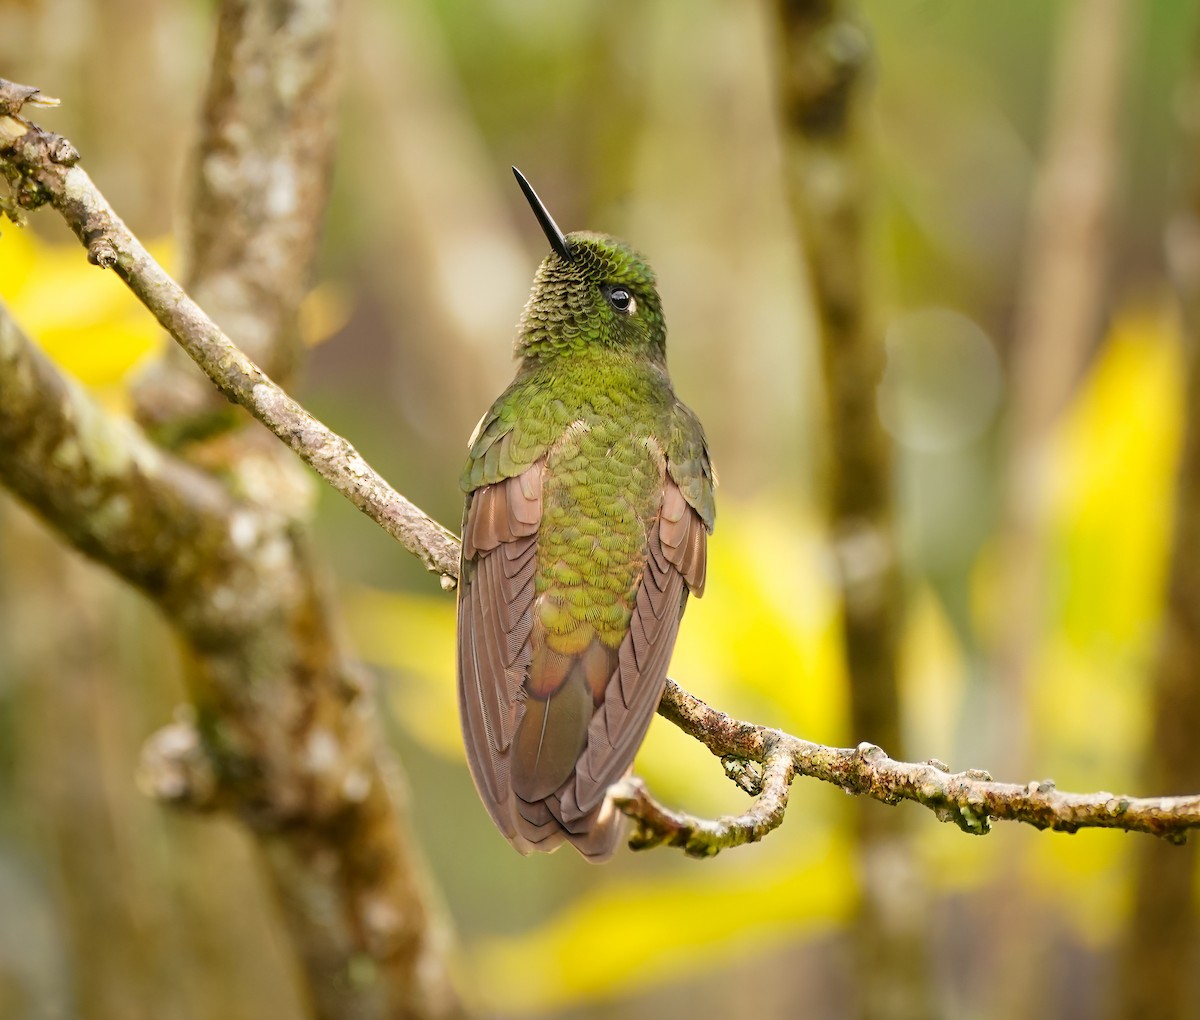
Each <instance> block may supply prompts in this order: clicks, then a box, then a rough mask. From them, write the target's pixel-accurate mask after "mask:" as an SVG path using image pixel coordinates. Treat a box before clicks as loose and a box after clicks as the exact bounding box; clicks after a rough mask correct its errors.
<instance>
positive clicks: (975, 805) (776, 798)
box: [0, 91, 1200, 855]
mask: <svg viewBox="0 0 1200 1020" xmlns="http://www.w3.org/2000/svg"><path fill="white" fill-rule="evenodd" d="M2 96H3V92H2V91H0V98H2ZM7 120H8V121H13V118H12V117H11V116H9V117H8V118H7ZM16 123H17V124H18V125H19V126H20V127H21V128H22V130H20V131H14V129H13V128H12V127H11V125H10V124H6V119H5V117H4V114H3V110H2V109H0V137H3V136H4V134H3V133H4V132H5V131H7V132H8V134H7V138H8V140H7V141H6V142H5V143H3V144H2V145H0V170H2V171H3V172H4V173H5V174H6V176H8V177H9V179H10V181H14V184H15V185H16V186H17V187H18V188H21V187H24V188H26V189H28V188H30V187H33V188H35V189H36V188H37V187H38V186H39V184H38V182H39V177H38V174H37V173H36V172H35V171H36V170H37V168H38V167H39V166H40V161H41V160H45V159H47V158H49V153H50V152H52V151H59V152H70V151H71V150H70V146H69V145H67V144H66V143H63V142H62V141H61V140H60V139H55V138H54V136H52V135H47V134H45V133H39V135H38V136H37V138H36V140H35V141H36V146H37V148H38V151H37V152H35V153H34V154H33V155H32V156H31V155H30V154H29V153H28V152H23V153H20V154H19V156H18V159H17V160H16V161H15V167H16V169H15V170H14V158H13V156H12V148H13V146H14V145H15V144H17V143H19V142H20V140H21V139H22V138H24V137H25V135H26V134H27V133H28V129H27V128H26V127H25V125H24V122H21V121H16ZM72 180H73V181H76V182H78V180H79V178H72ZM83 187H84V189H85V192H86V194H87V195H88V196H89V200H90V201H91V202H92V203H96V202H99V203H103V199H102V198H100V197H99V195H98V193H96V192H95V188H94V186H93V185H92V184H91V182H90V181H87V182H86V185H83ZM44 197H46V196H43V198H44ZM27 204H28V203H27ZM33 204H36V202H34V203H33ZM56 206H57V203H56ZM103 209H104V210H107V205H103ZM64 215H68V214H67V213H64ZM71 215H74V213H73V212H72V213H71ZM68 218H69V219H70V216H68ZM109 218H111V220H115V216H113V215H112V213H111V211H107V212H106V214H105V217H104V218H102V219H101V220H100V222H101V223H103V224H104V225H105V227H106V228H107V227H110V226H111V222H110V219H109ZM72 222H91V221H89V220H87V219H86V217H85V218H84V219H83V220H78V221H72ZM117 222H118V223H119V221H117ZM120 231H121V232H122V233H121V234H120V235H119V239H120V240H121V243H122V244H123V245H125V246H126V247H127V248H128V247H129V245H130V241H131V238H130V236H129V235H128V231H126V230H125V228H124V226H123V225H122V226H121V227H120ZM107 236H108V235H104V234H102V235H100V238H99V240H105V239H106V238H107ZM82 240H83V241H84V243H85V244H89V246H90V243H91V242H90V240H89V237H88V236H87V234H86V232H85V233H84V234H83V235H82ZM133 243H134V244H136V241H134V242H133ZM137 247H138V248H139V249H140V245H139V246H137ZM89 250H90V247H89ZM121 271H122V275H123V277H125V278H128V279H130V281H131V286H132V287H133V289H134V290H135V292H137V293H139V294H141V293H142V292H143V291H149V292H154V289H155V285H154V284H147V283H144V282H138V283H137V285H136V286H134V284H133V282H132V278H133V276H134V274H135V273H142V272H151V273H152V274H162V270H161V269H157V267H152V264H151V266H148V265H147V263H145V262H143V261H138V260H136V259H135V260H129V259H126V262H125V264H124V265H123V267H122V270H121ZM163 275H165V274H163ZM154 278H155V279H157V276H155V277H154ZM176 286H177V285H175V284H173V283H171V287H176ZM172 293H173V292H172ZM168 311H169V309H168ZM196 314H198V315H200V316H201V317H202V313H199V310H198V309H196ZM164 317H165V318H166V319H167V320H168V321H174V320H173V319H172V318H171V316H170V315H169V314H165V313H164ZM185 321H186V322H188V323H192V322H193V320H192V319H190V318H189V319H187V320H185ZM206 321H207V320H205V319H203V318H201V319H200V323H201V327H202V332H203V333H204V337H205V342H206V343H207V342H208V341H210V340H212V336H211V335H210V332H211V331H215V327H213V326H212V325H211V323H208V324H207V325H204V323H205V322H206ZM10 330H11V327H10ZM5 335H6V334H5V333H4V332H3V331H0V338H2V337H4V336H5ZM9 335H11V333H10V334H9ZM215 336H216V338H217V339H216V340H213V341H212V342H213V343H215V345H216V349H217V350H218V351H219V352H221V354H222V355H223V357H222V358H218V364H216V365H215V367H214V373H215V374H216V375H217V376H218V377H219V378H220V379H221V380H222V381H223V383H224V385H225V386H227V387H228V389H229V392H230V393H231V394H235V393H239V392H241V386H242V383H241V380H242V378H243V376H247V377H249V378H251V379H256V380H257V379H265V376H263V373H262V372H261V370H259V369H257V368H256V367H254V366H252V365H251V369H252V371H251V370H248V369H246V368H245V365H246V363H247V362H248V359H247V358H246V357H245V355H243V354H241V352H239V351H237V350H236V348H233V346H232V343H231V342H230V341H229V340H228V339H227V338H225V337H224V336H223V335H222V334H220V333H219V331H215ZM177 339H178V338H177ZM181 342H183V341H181ZM189 343H191V341H190V340H189ZM26 346H28V345H26ZM202 346H203V345H202ZM226 348H228V350H226ZM207 349H208V348H207V347H204V350H207ZM5 364H6V363H5V361H3V360H2V359H0V373H4V371H5ZM47 365H48V363H47ZM230 366H232V367H230ZM9 371H10V372H11V373H13V374H15V375H21V374H22V373H24V372H26V371H27V370H26V369H25V368H23V367H19V366H18V367H11V368H10V369H9ZM46 371H49V372H51V373H53V372H54V370H53V369H52V368H50V367H47V369H46ZM230 377H231V378H230ZM59 385H61V382H59ZM259 385H261V384H259ZM277 389H278V388H277V387H274V386H273V384H271V385H269V386H268V390H269V391H270V392H272V393H273V392H275V391H276V390H277ZM286 399H287V403H286V404H284V405H282V406H281V410H280V411H279V414H280V415H281V416H282V421H283V423H284V424H281V425H280V429H281V430H283V431H285V432H286V430H287V428H289V427H293V426H294V427H296V428H301V429H303V428H311V429H312V430H313V434H314V435H318V436H333V433H332V432H330V430H329V429H328V428H326V427H325V426H324V425H322V424H321V423H320V422H317V421H316V419H315V418H312V416H311V415H309V414H308V413H307V412H306V411H303V409H299V410H300V412H301V413H300V415H299V416H293V414H292V410H291V408H292V406H293V405H294V403H295V402H294V401H291V400H290V398H286ZM0 406H3V407H4V408H5V411H6V415H5V417H11V414H9V413H8V409H9V407H10V406H15V405H10V404H9V403H8V401H7V399H0ZM295 406H296V407H298V405H295ZM95 413H96V414H101V413H102V412H100V411H98V410H97V411H95ZM3 420H4V417H0V421H3ZM309 422H311V423H312V424H311V426H310V425H308V424H307V423H309ZM19 424H20V423H18V425H19ZM24 424H25V426H26V427H28V425H29V423H28V422H25V423H24ZM335 438H337V437H335ZM339 441H340V442H342V443H345V440H339ZM4 445H5V444H0V450H3V448H4ZM288 445H293V444H292V443H290V442H289V444H288ZM346 445H347V446H348V445H349V444H346ZM293 448H294V447H293ZM163 456H165V455H163ZM328 457H329V465H330V472H331V473H332V474H334V476H335V478H339V479H340V478H341V475H342V473H343V472H346V473H351V474H352V473H353V471H354V470H355V462H354V461H353V460H351V461H350V463H349V465H347V464H346V463H345V462H339V461H337V460H336V456H335V454H334V453H333V452H330V453H329V454H328ZM30 470H32V468H31V469H30ZM41 470H46V467H45V465H43V468H42V469H41ZM5 484H11V483H10V481H9V479H8V478H5ZM382 485H383V489H382V490H381V492H384V491H385V492H390V493H394V490H392V489H391V488H390V487H387V486H386V483H382ZM377 498H380V499H382V498H384V497H383V495H382V494H381V495H379V496H378V497H377ZM396 498H397V499H402V497H399V496H398V495H396ZM404 505H405V506H406V507H407V508H408V509H407V510H406V511H405V516H404V521H405V528H406V529H407V531H406V536H405V540H404V541H405V545H406V547H408V548H411V549H412V551H414V555H419V556H421V557H422V559H423V560H425V562H427V563H431V562H432V563H434V564H435V569H437V570H438V571H439V572H440V573H442V574H443V575H444V576H446V577H448V578H450V579H451V580H454V579H456V578H457V575H458V550H459V547H458V541H457V539H456V538H455V537H454V536H453V535H452V534H450V533H449V532H448V531H447V530H446V529H445V528H443V527H442V526H441V525H439V524H437V523H436V522H435V521H433V520H432V519H431V518H429V517H428V516H426V515H425V514H424V513H422V512H421V511H420V510H419V509H417V508H416V507H414V506H412V504H409V503H407V501H404ZM65 512H66V511H64V513H65ZM364 512H366V513H367V514H368V516H370V517H372V519H374V520H376V521H377V522H378V523H380V524H381V525H382V526H384V527H385V529H386V530H388V531H389V533H393V534H394V531H393V529H392V527H389V526H388V523H387V522H389V521H391V520H393V518H392V517H391V516H390V515H389V514H387V513H377V512H373V510H372V508H371V507H370V506H368V507H366V508H364ZM347 686H348V689H349V693H350V694H351V695H352V694H353V690H354V688H355V684H354V683H353V681H351V680H347ZM352 700H353V699H352ZM659 714H661V715H662V716H663V717H664V718H666V719H668V720H670V721H671V722H672V723H674V724H675V725H676V726H678V727H679V728H680V729H682V730H683V731H684V732H685V733H688V734H689V735H690V736H693V737H695V738H696V739H697V740H699V741H700V742H701V743H703V744H704V745H705V746H706V747H707V748H708V749H709V750H710V751H711V752H712V753H713V754H714V755H716V756H718V757H720V758H721V759H722V760H723V761H724V763H725V767H726V771H727V772H728V773H729V775H730V776H731V777H732V778H733V779H734V780H735V782H737V783H738V785H739V786H741V787H743V788H744V789H747V790H748V791H749V792H752V793H755V794H757V795H759V797H760V800H759V801H758V802H757V803H756V805H755V807H754V808H752V809H751V811H749V812H747V813H745V814H743V815H741V816H737V817H736V818H733V819H723V820H719V821H716V822H710V821H703V820H700V819H694V818H690V817H689V816H686V815H683V814H680V813H677V812H672V811H668V810H667V809H665V808H662V807H661V806H659V805H657V804H654V802H653V801H652V800H651V799H650V798H649V796H648V795H646V794H645V793H644V791H642V790H640V789H639V788H638V787H637V786H636V785H633V786H626V787H621V788H619V789H618V791H617V793H618V795H619V797H620V799H621V801H622V808H623V810H625V811H626V812H627V813H629V814H631V815H633V816H634V817H635V818H636V819H637V820H638V821H639V824H641V825H642V826H644V829H643V832H642V835H643V839H644V840H647V841H649V842H650V843H654V842H667V843H670V844H672V845H681V846H685V847H686V848H687V849H688V850H689V852H692V853H700V854H703V855H708V854H710V853H712V852H714V851H715V850H719V849H721V848H722V847H725V846H735V845H738V844H740V843H745V842H750V841H753V840H756V839H760V838H762V836H763V835H765V834H766V832H768V831H770V830H771V829H773V828H775V827H776V826H777V825H778V824H779V823H780V822H781V821H782V818H783V814H784V809H785V807H786V803H787V795H786V788H787V786H788V784H789V783H790V782H791V781H792V780H793V779H794V778H795V777H797V776H807V777H810V778H814V779H819V780H821V781H823V782H828V783H833V784H835V785H837V786H840V787H841V788H842V789H844V790H845V791H846V792H848V793H852V794H857V795H861V796H866V797H871V798H873V799H875V800H879V801H882V802H884V803H887V804H896V803H899V802H900V801H902V800H911V801H914V802H916V803H918V804H922V805H924V806H925V807H927V808H929V809H930V810H931V811H933V812H934V813H935V814H936V815H937V816H938V818H940V819H941V820H943V821H951V822H954V823H955V824H956V825H958V826H959V828H961V829H963V831H965V832H970V833H974V834H978V835H982V834H984V833H986V832H988V831H989V830H990V823H991V821H992V820H1003V821H1015V822H1023V823H1026V824H1029V825H1032V826H1034V827H1036V828H1049V829H1054V830H1057V831H1061V832H1074V831H1077V830H1078V829H1082V828H1110V829H1122V830H1125V831H1129V832H1145V833H1150V834H1152V835H1156V836H1161V837H1164V838H1167V839H1170V840H1174V841H1178V840H1181V839H1182V838H1183V837H1184V835H1185V834H1186V832H1187V831H1188V830H1189V829H1193V828H1198V827H1200V795H1196V796H1182V797H1152V798H1135V797H1127V796H1115V795H1113V794H1110V793H1104V792H1101V793H1091V794H1074V793H1064V792H1060V791H1058V790H1056V789H1055V788H1054V785H1053V783H1050V782H1048V781H1043V782H1032V783H1028V784H1026V785H1018V784H1014V783H999V782H995V781H994V780H992V779H991V777H990V776H988V774H987V773H986V772H981V771H977V770H968V771H965V772H957V773H952V772H950V771H949V770H948V768H947V767H946V766H945V765H943V764H942V763H940V762H937V761H927V762H918V763H910V762H900V761H895V760H893V759H891V758H889V757H888V756H887V755H886V754H885V753H884V752H883V751H882V750H881V749H880V748H879V747H877V746H875V745H872V744H860V745H859V746H858V747H855V748H837V747H827V746H825V745H821V744H815V743H812V742H811V741H807V740H802V739H801V738H799V737H795V736H792V735H791V734H788V733H784V732H783V731H781V730H777V729H773V728H771V727H768V726H762V725H758V724H755V723H750V722H743V721H741V720H738V719H734V718H733V717H731V716H729V715H726V714H725V713H724V712H720V711H718V710H716V709H713V708H711V707H710V706H708V705H706V704H705V703H704V702H703V701H701V700H700V699H699V698H697V697H695V696H694V695H691V694H689V693H687V692H686V691H684V690H683V689H682V688H681V687H679V685H678V684H676V683H674V682H673V681H668V682H667V685H666V689H665V691H664V693H663V697H662V701H661V703H660V705H659ZM185 736H186V735H185ZM178 746H179V747H180V748H181V752H180V753H181V754H182V755H183V756H184V757H186V756H187V755H188V754H189V753H190V751H189V749H190V748H191V747H192V743H191V740H190V738H187V739H180V740H179V741H178ZM156 750H157V751H158V752H162V751H163V748H161V747H160V748H157V749H156ZM165 761H167V762H173V763H174V764H175V765H180V763H179V762H175V761H174V756H173V755H172V754H171V753H169V749H168V753H166V754H165ZM746 762H751V763H756V764H758V765H761V766H763V768H762V770H761V772H760V771H759V770H757V769H755V768H753V767H750V766H747V765H745V763H746ZM193 774H194V770H193V769H192V768H190V767H183V766H182V765H180V767H179V768H178V769H177V771H175V772H171V771H170V769H168V770H167V772H166V773H164V776H165V779H164V781H165V782H167V786H168V788H170V789H180V790H185V789H186V788H187V786H188V782H189V780H188V779H187V777H188V776H190V775H193ZM150 782H151V784H153V782H154V779H153V776H152V777H151V779H150ZM357 788H359V784H358V782H357V780H355V781H352V782H350V783H349V789H357ZM343 792H345V791H344V790H343ZM685 830H686V831H685ZM655 834H661V836H662V838H661V839H655V838H654V836H655Z"/></svg>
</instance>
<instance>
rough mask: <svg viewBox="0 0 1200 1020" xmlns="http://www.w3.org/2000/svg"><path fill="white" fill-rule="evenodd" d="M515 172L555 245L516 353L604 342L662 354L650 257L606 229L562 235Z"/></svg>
mask: <svg viewBox="0 0 1200 1020" xmlns="http://www.w3.org/2000/svg"><path fill="white" fill-rule="evenodd" d="M513 173H514V174H516V176H517V183H518V184H520V185H521V190H522V191H523V192H524V193H525V197H526V198H527V199H528V200H529V204H530V206H531V207H532V208H533V212H534V215H536V216H537V219H538V222H539V223H540V224H541V226H542V230H543V231H544V232H545V234H546V238H547V239H548V240H549V241H550V247H551V249H552V250H551V252H550V254H549V255H547V256H546V257H545V259H543V260H542V264H541V265H540V266H539V267H538V271H537V275H536V276H535V277H534V280H533V289H532V291H531V292H530V295H529V301H528V302H527V303H526V305H525V311H524V312H523V313H522V315H521V322H520V326H519V327H518V332H517V354H518V355H519V356H520V357H522V358H524V359H527V360H535V361H543V360H547V359H550V358H557V357H564V356H565V357H570V356H572V355H576V354H579V353H580V352H584V351H587V350H589V349H592V348H596V347H603V348H609V349H613V350H619V351H626V352H629V353H631V354H638V355H643V356H646V357H649V358H652V359H653V360H655V361H659V362H661V361H663V360H664V359H665V357H666V333H667V330H666V323H665V322H664V320H663V314H662V303H661V301H660V300H659V297H658V289H657V288H656V286H655V281H654V272H653V270H651V268H650V266H649V265H647V264H646V260H645V259H644V258H642V256H641V255H639V254H638V253H637V252H636V251H634V250H633V249H632V248H630V247H629V245H627V244H626V243H625V242H624V241H619V240H617V239H616V238H615V237H609V236H608V235H607V234H595V233H592V232H590V231H578V232H575V233H571V234H563V232H562V231H561V230H559V229H558V225H557V224H556V223H555V222H554V219H553V218H552V217H551V216H550V213H549V212H548V211H547V210H546V207H545V206H544V205H543V204H542V202H541V200H540V199H539V198H538V197H537V193H536V192H535V191H534V190H533V188H532V187H530V185H529V182H528V181H526V180H525V178H524V177H523V176H522V175H521V172H520V171H519V170H517V168H516V167H513Z"/></svg>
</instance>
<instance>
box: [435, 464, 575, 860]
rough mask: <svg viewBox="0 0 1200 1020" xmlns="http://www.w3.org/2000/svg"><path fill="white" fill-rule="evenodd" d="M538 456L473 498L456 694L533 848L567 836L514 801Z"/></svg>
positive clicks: (514, 822)
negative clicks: (528, 818) (526, 814)
mask: <svg viewBox="0 0 1200 1020" xmlns="http://www.w3.org/2000/svg"><path fill="white" fill-rule="evenodd" d="M542 467H543V463H542V461H540V460H539V461H537V462H535V463H534V464H532V465H531V466H530V467H528V468H526V469H525V470H524V471H522V472H521V473H520V474H517V475H514V476H512V477H511V478H507V479H504V480H502V481H499V482H495V483H493V484H490V485H485V486H483V487H482V488H480V489H478V490H476V491H475V492H473V493H472V494H471V495H470V497H469V499H468V503H467V512H466V521H465V524H464V526H463V565H462V577H461V580H460V584H459V596H458V699H459V710H460V714H461V717H462V724H463V736H464V739H465V743H466V749H467V763H468V765H469V766H470V769H471V775H472V777H473V778H474V780H475V786H476V787H477V788H478V790H479V794H480V797H481V798H482V799H483V802H484V804H485V805H486V806H487V809H488V812H489V814H491V816H492V818H493V820H494V821H495V822H496V825H497V826H499V828H500V830H501V832H503V833H504V835H505V836H506V837H507V838H508V839H509V840H510V841H512V843H513V845H514V846H516V847H517V849H519V850H522V851H523V852H525V853H528V852H529V851H530V850H532V849H534V848H535V847H538V848H541V849H550V846H549V845H547V846H540V844H542V843H543V842H544V841H546V840H548V839H549V840H551V845H553V844H556V843H558V842H561V841H562V837H561V835H559V836H558V838H557V839H555V838H554V837H555V834H556V833H559V827H558V826H557V825H556V824H549V825H540V826H539V825H530V824H528V823H527V822H525V821H524V820H523V819H521V818H520V817H519V816H518V815H517V814H516V813H515V810H514V805H513V797H512V792H511V782H510V775H509V771H510V759H511V748H512V741H513V734H514V732H515V730H516V727H517V724H518V723H519V722H520V719H521V716H522V715H523V712H524V708H523V705H522V691H521V688H522V684H523V683H524V681H525V676H526V674H527V671H528V668H529V661H530V654H531V649H530V632H531V630H532V613H531V605H532V603H533V594H534V571H535V569H536V559H537V556H536V553H537V531H538V526H539V525H540V523H541V518H542Z"/></svg>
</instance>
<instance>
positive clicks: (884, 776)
mask: <svg viewBox="0 0 1200 1020" xmlns="http://www.w3.org/2000/svg"><path fill="white" fill-rule="evenodd" d="M659 713H660V714H661V715H663V716H664V717H665V718H667V719H670V720H671V721H672V722H673V723H675V724H676V725H677V726H679V728H680V729H682V730H683V731H684V732H685V733H688V734H689V735H691V736H693V737H695V738H696V739H697V740H699V741H700V742H701V743H702V744H704V745H705V746H706V747H707V748H708V749H709V750H710V751H712V752H713V754H715V755H719V756H721V757H722V758H728V757H731V756H732V757H734V758H741V759H745V760H748V761H753V762H759V763H763V764H767V765H771V764H774V763H775V762H777V761H778V760H779V758H781V757H786V758H789V759H790V762H791V766H792V768H793V769H794V772H795V775H796V776H808V777H810V778H812V779H819V780H821V781H822V782H826V783H833V784H834V785H835V786H840V787H841V788H842V789H843V790H845V791H846V792H847V793H852V794H858V795H860V796H866V797H871V798H873V799H875V800H879V801H882V802H883V803H885V804H898V803H900V801H902V800H911V801H914V802H915V803H917V804H921V805H923V806H924V807H927V808H929V809H930V810H931V811H933V812H934V814H935V815H937V817H938V819H939V820H941V821H943V822H953V823H954V824H955V825H957V826H958V827H959V828H960V829H962V830H963V831H964V832H969V833H972V834H973V835H977V836H982V835H985V834H986V833H987V832H989V831H990V830H991V822H992V821H993V820H995V821H1008V822H1024V823H1025V824H1027V825H1032V826H1034V827H1035V828H1038V829H1054V830H1055V831H1057V832H1076V831H1078V830H1079V829H1088V828H1098V829H1122V830H1124V831H1126V832H1146V833H1150V834H1151V835H1155V836H1161V837H1163V838H1165V839H1168V840H1171V841H1172V842H1182V841H1183V839H1184V838H1185V837H1186V834H1187V832H1188V830H1189V829H1195V828H1198V827H1200V794H1198V795H1195V796H1187V797H1141V798H1139V797H1128V796H1118V795H1115V794H1111V793H1106V792H1100V793H1064V792H1061V791H1059V790H1057V789H1055V786H1054V783H1053V782H1051V781H1049V780H1043V781H1040V782H1036V781H1035V782H1031V783H1027V784H1024V785H1020V784H1017V783H998V782H996V781H994V780H993V779H992V778H991V776H990V775H988V773H986V772H983V771H980V770H977V769H969V770H967V771H965V772H951V771H950V770H949V769H948V768H947V767H946V766H945V765H944V764H942V763H941V762H939V761H926V762H900V761H894V760H893V759H891V758H889V757H888V756H887V755H886V754H885V753H884V751H883V750H882V749H881V748H879V747H877V746H875V745H874V744H859V745H858V747H826V746H825V745H823V744H814V743H812V742H811V741H808V740H801V739H800V738H799V737H794V736H792V735H791V734H788V733H783V732H782V731H780V730H775V729H771V728H769V727H766V726H757V725H754V724H753V723H746V722H741V721H740V720H737V719H734V718H732V717H730V716H728V715H726V714H725V713H724V712H720V711H717V710H716V709H714V708H710V707H709V706H708V705H706V704H705V703H704V702H703V701H701V700H700V699H699V698H697V697H695V696H694V695H692V694H689V693H688V692H687V691H685V690H683V689H682V688H681V687H680V686H679V685H678V684H676V683H675V682H673V681H670V680H669V681H667V688H666V691H665V692H664V693H663V699H662V703H661V704H660V705H659Z"/></svg>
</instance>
